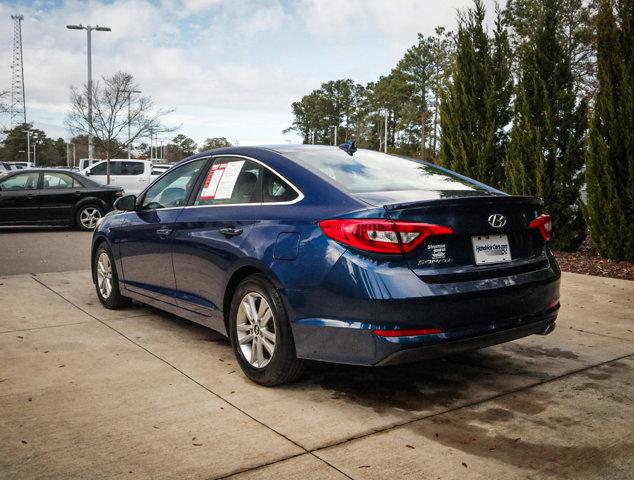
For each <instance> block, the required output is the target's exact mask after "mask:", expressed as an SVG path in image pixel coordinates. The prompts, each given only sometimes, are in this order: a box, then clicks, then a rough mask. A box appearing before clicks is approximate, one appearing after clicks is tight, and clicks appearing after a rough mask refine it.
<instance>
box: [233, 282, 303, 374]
mask: <svg viewBox="0 0 634 480" xmlns="http://www.w3.org/2000/svg"><path fill="white" fill-rule="evenodd" d="M229 335H230V337H231V345H232V346H233V350H234V353H235V355H236V357H237V359H238V363H239V364H240V367H241V368H242V371H243V372H244V373H245V375H246V376H247V377H249V378H250V379H251V380H253V381H254V382H256V383H259V384H261V385H265V386H273V385H280V384H283V383H288V382H292V381H293V380H296V379H297V378H299V376H300V375H301V374H302V373H303V371H304V363H305V362H303V361H302V360H300V359H298V358H297V356H296V354H295V344H294V342H293V335H292V332H291V326H290V323H289V321H288V316H287V315H286V311H285V309H284V305H283V303H282V299H281V298H280V296H279V294H278V293H277V290H275V287H274V286H273V285H272V284H271V283H270V282H269V281H268V280H267V279H266V277H264V276H263V275H252V276H250V277H248V278H246V279H245V280H243V281H242V283H240V285H239V286H238V288H237V289H236V291H235V293H234V296H233V300H232V302H231V310H230V313H229Z"/></svg>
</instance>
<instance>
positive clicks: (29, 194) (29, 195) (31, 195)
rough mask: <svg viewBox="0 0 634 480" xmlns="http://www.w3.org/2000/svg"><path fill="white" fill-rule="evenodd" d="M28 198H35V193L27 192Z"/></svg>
mask: <svg viewBox="0 0 634 480" xmlns="http://www.w3.org/2000/svg"><path fill="white" fill-rule="evenodd" d="M26 198H29V199H31V198H34V196H33V194H32V193H27V194H26Z"/></svg>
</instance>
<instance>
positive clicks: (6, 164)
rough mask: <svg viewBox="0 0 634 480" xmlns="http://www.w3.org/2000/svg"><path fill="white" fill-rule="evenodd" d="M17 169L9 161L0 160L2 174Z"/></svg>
mask: <svg viewBox="0 0 634 480" xmlns="http://www.w3.org/2000/svg"><path fill="white" fill-rule="evenodd" d="M14 170H17V169H16V168H14V167H13V166H12V165H11V164H10V163H9V162H0V174H4V173H7V172H12V171H14Z"/></svg>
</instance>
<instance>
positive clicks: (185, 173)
mask: <svg viewBox="0 0 634 480" xmlns="http://www.w3.org/2000/svg"><path fill="white" fill-rule="evenodd" d="M115 207H116V208H117V210H116V211H114V212H111V213H110V214H108V215H107V216H105V217H104V218H103V219H102V220H101V221H100V223H99V225H98V227H97V228H96V229H95V233H94V237H93V244H92V271H93V280H94V283H95V286H96V291H97V295H98V297H99V300H100V301H101V303H102V304H103V305H104V306H105V307H107V308H121V307H124V306H126V305H127V304H129V302H130V300H132V299H133V300H136V301H138V302H142V303H144V304H148V305H152V306H155V307H157V308H160V309H162V310H166V311H168V312H172V313H174V314H176V315H179V316H181V317H184V318H187V319H189V320H192V321H194V322H198V323H200V324H202V325H205V326H207V327H209V328H212V329H214V330H216V331H218V332H221V333H222V334H224V335H226V336H228V337H229V338H230V339H231V344H232V346H233V349H234V352H235V355H236V357H237V359H238V362H239V364H240V366H241V368H242V370H243V371H244V373H245V374H246V375H247V376H248V377H249V378H250V379H252V380H253V381H255V382H258V383H260V384H263V385H277V384H281V383H285V382H290V381H292V380H294V379H296V378H298V377H299V376H300V375H301V373H302V370H303V368H304V366H305V363H306V360H319V361H327V362H339V363H348V364H355V365H389V364H395V363H402V362H411V361H417V360H421V359H427V358H432V357H437V356H443V355H448V354H453V353H455V352H459V351H463V350H469V349H477V348H482V347H486V346H489V345H494V344H498V343H501V342H506V341H509V340H514V339H517V338H520V337H524V336H527V335H531V334H542V335H545V334H547V333H550V332H551V331H552V330H553V329H554V327H555V320H556V317H557V311H558V309H559V281H560V270H559V267H558V266H557V264H556V262H555V259H554V258H553V256H552V254H551V252H550V249H549V247H548V240H549V238H550V235H551V227H552V224H551V219H550V217H549V216H548V215H547V214H545V213H543V212H542V211H541V209H542V205H541V202H540V201H539V200H538V199H536V198H532V197H517V196H509V195H507V194H505V193H503V192H500V191H498V190H495V189H493V188H491V187H488V186H486V185H483V184H481V183H478V182H476V181H474V180H471V179H469V178H466V177H464V176H462V175H459V174H457V173H454V172H451V171H449V170H446V169H443V168H440V167H437V166H435V165H432V164H429V163H426V162H422V161H418V160H414V159H408V158H403V157H397V156H393V155H387V154H383V153H378V152H373V151H369V150H362V149H357V148H356V147H355V145H354V142H350V143H347V144H344V145H342V146H340V147H326V146H309V145H284V146H272V147H239V148H238V147H235V148H223V149H218V150H214V151H211V152H207V153H202V154H198V155H195V156H193V157H190V158H188V159H186V160H183V161H182V162H180V163H179V164H178V165H177V166H175V167H174V168H172V169H170V170H169V171H167V172H166V173H164V174H163V175H162V176H161V177H160V178H158V179H157V180H156V181H154V183H153V184H152V185H150V186H149V187H148V188H147V189H146V190H145V191H144V192H143V193H142V194H141V195H139V196H138V197H135V196H134V195H128V196H125V197H122V198H120V199H119V200H118V201H117V203H116V205H115Z"/></svg>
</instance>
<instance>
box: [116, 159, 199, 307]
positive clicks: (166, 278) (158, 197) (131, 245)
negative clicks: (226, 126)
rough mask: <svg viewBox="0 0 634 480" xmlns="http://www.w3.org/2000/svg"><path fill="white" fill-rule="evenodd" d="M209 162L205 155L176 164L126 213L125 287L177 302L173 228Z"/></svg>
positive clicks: (122, 247)
mask: <svg viewBox="0 0 634 480" xmlns="http://www.w3.org/2000/svg"><path fill="white" fill-rule="evenodd" d="M207 162H208V158H201V159H198V160H195V161H191V162H188V163H186V164H184V165H181V166H179V167H177V168H175V169H174V170H172V171H171V172H170V174H169V175H166V176H165V177H163V178H162V179H161V180H160V181H159V182H157V183H156V184H154V185H153V186H152V187H151V188H149V189H148V190H147V192H145V194H144V195H143V197H142V198H140V199H139V201H138V202H137V203H138V209H137V211H134V212H128V213H126V214H125V216H126V218H125V221H124V224H123V226H122V229H121V230H122V233H121V237H122V240H121V242H120V243H119V254H120V257H121V265H122V273H123V283H124V285H125V288H127V289H130V290H132V291H135V292H137V293H140V294H142V295H145V296H148V297H151V298H154V299H156V300H160V301H163V302H167V303H171V304H176V300H175V295H176V285H175V280H174V269H173V267H172V248H173V245H174V241H175V238H174V235H173V234H172V232H173V230H174V228H175V225H176V221H177V219H178V217H179V215H180V214H181V212H182V211H183V207H184V206H185V204H186V202H187V198H188V196H189V194H190V192H191V190H192V188H193V185H194V184H195V182H196V180H197V177H198V175H199V174H200V172H201V171H202V170H203V168H204V166H205V164H206V163H207Z"/></svg>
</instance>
